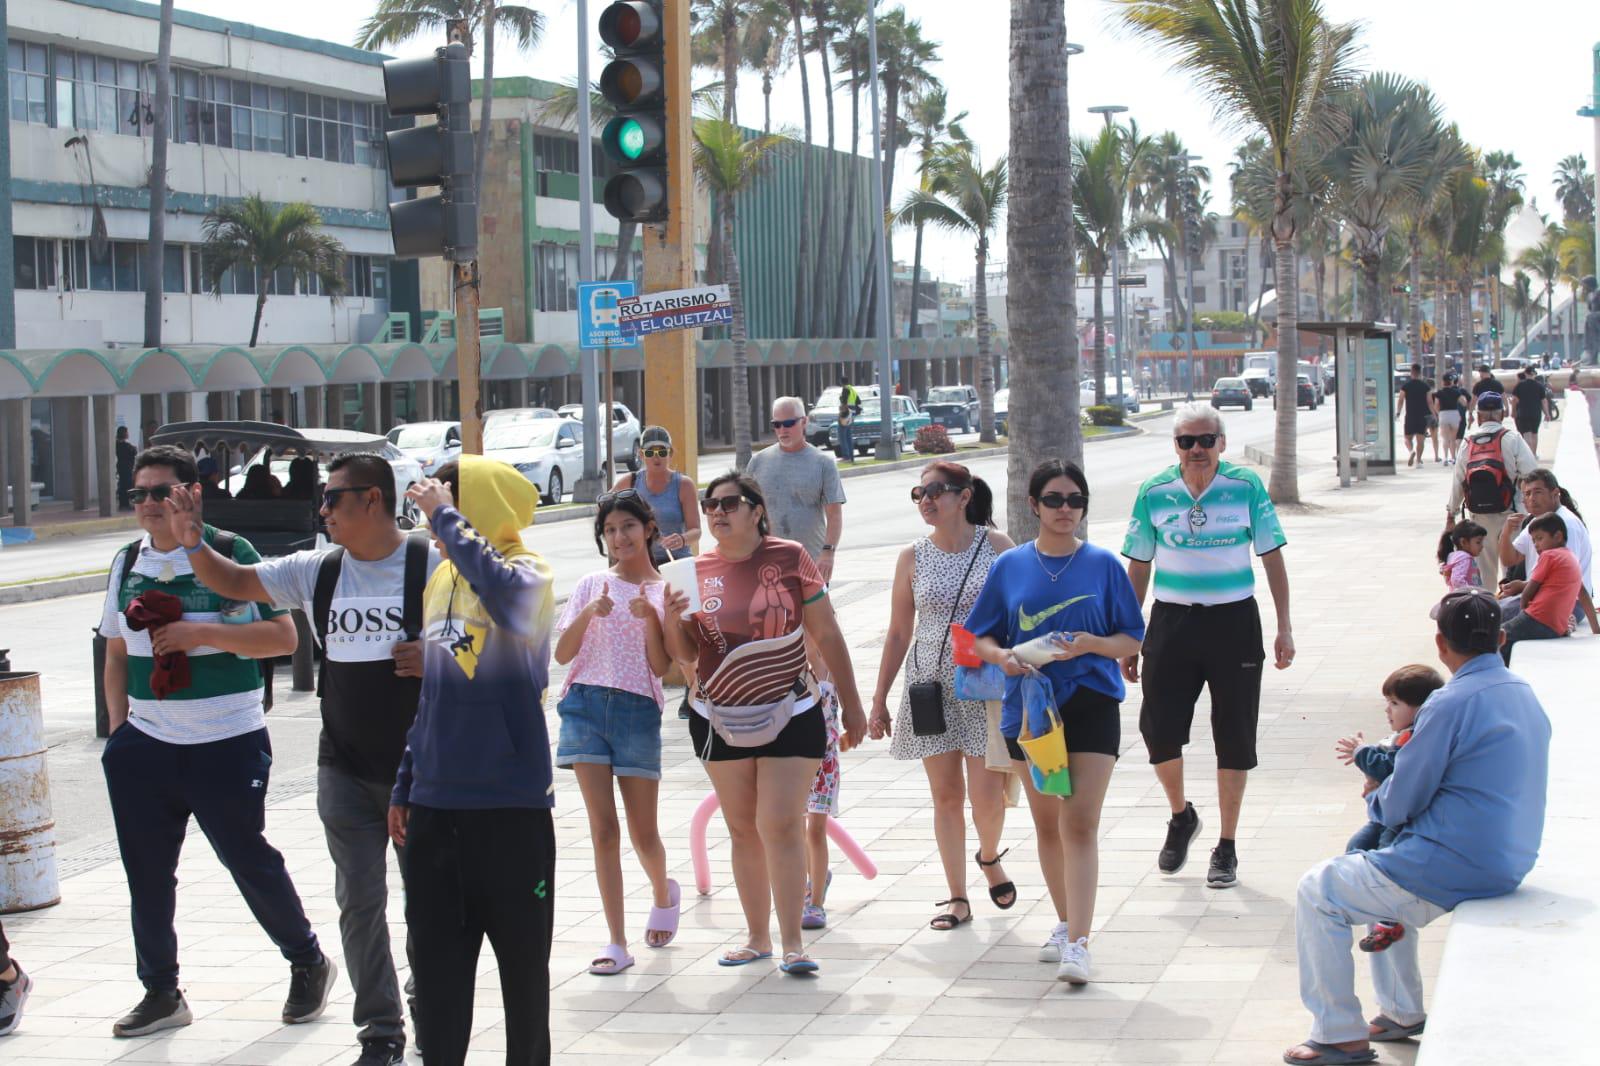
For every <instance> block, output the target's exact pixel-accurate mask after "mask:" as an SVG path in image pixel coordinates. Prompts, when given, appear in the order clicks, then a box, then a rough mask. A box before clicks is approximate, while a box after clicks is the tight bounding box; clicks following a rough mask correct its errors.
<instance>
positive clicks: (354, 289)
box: [344, 255, 372, 299]
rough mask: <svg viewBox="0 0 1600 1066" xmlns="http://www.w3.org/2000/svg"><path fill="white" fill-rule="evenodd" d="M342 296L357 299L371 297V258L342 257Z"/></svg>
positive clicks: (362, 256)
mask: <svg viewBox="0 0 1600 1066" xmlns="http://www.w3.org/2000/svg"><path fill="white" fill-rule="evenodd" d="M344 294H345V295H346V296H354V297H356V298H357V299H370V298H371V297H372V257H371V256H367V255H347V256H345V257H344Z"/></svg>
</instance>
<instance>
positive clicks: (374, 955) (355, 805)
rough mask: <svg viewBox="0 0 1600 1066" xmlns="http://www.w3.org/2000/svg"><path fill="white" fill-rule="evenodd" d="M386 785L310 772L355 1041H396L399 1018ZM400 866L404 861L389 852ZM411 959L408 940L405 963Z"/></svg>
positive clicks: (401, 1029) (329, 770) (327, 770)
mask: <svg viewBox="0 0 1600 1066" xmlns="http://www.w3.org/2000/svg"><path fill="white" fill-rule="evenodd" d="M389 792H390V787H389V786H388V785H383V784H379V783H377V782H374V781H363V780H361V779H360V778H358V777H355V776H354V775H352V774H350V773H349V772H347V771H345V770H341V769H339V768H337V767H334V766H319V767H317V814H319V815H320V816H321V817H322V830H323V834H324V836H326V837H327V840H328V853H329V854H330V855H331V856H332V857H333V869H334V881H333V894H334V899H335V900H337V901H338V904H339V938H340V940H342V941H343V943H344V965H345V969H346V970H347V971H349V974H350V984H351V985H352V986H353V987H354V988H355V993H356V999H355V1009H354V1011H353V1019H354V1021H355V1023H356V1026H357V1028H358V1029H360V1034H359V1036H360V1039H363V1040H366V1039H369V1038H373V1037H377V1038H383V1039H391V1040H394V1039H403V1038H404V1036H405V1023H404V1021H403V1019H404V1017H405V1014H404V1008H403V1006H402V1005H401V1002H400V986H399V982H398V980H397V978H396V977H395V970H394V958H393V956H392V955H391V954H390V951H389V885H388V868H387V861H388V855H387V852H388V848H389V826H388V816H389ZM395 853H396V855H397V857H398V858H399V859H400V861H401V862H402V863H403V862H404V861H405V855H404V853H402V852H401V851H400V849H398V848H396V849H395ZM410 957H411V943H410V937H409V936H408V937H407V938H406V958H407V960H409V959H410Z"/></svg>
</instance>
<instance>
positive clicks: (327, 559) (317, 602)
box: [311, 534, 428, 697]
mask: <svg viewBox="0 0 1600 1066" xmlns="http://www.w3.org/2000/svg"><path fill="white" fill-rule="evenodd" d="M343 568H344V549H343V548H341V547H339V546H338V545H335V546H334V547H333V548H332V549H330V550H329V551H328V552H326V553H325V554H324V555H323V556H322V560H321V562H320V563H318V565H317V583H316V585H315V586H314V587H313V588H312V590H311V629H312V631H313V632H314V633H316V635H317V647H319V648H321V649H322V652H323V654H322V665H321V667H320V668H319V669H318V670H317V695H318V696H319V697H320V696H321V695H322V678H323V673H324V671H326V670H327V669H328V655H327V651H328V612H329V611H331V610H333V592H334V589H336V588H337V587H338V585H339V572H340V570H342V569H343ZM427 579H428V538H427V537H424V536H419V535H416V534H413V535H411V536H409V537H407V538H406V574H405V585H404V586H403V588H402V590H401V593H400V628H401V630H402V631H403V632H404V633H405V637H406V640H416V639H417V638H418V637H420V636H421V635H422V592H423V588H424V586H426V584H427Z"/></svg>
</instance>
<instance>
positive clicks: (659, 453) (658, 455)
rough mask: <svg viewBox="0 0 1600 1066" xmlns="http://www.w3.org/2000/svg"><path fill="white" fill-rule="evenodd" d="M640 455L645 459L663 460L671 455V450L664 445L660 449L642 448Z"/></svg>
mask: <svg viewBox="0 0 1600 1066" xmlns="http://www.w3.org/2000/svg"><path fill="white" fill-rule="evenodd" d="M640 454H641V455H643V456H644V457H645V458H646V459H665V458H666V457H667V456H669V455H671V454H672V449H671V448H668V447H667V446H666V445H661V446H660V447H655V448H644V449H642V450H641V452H640Z"/></svg>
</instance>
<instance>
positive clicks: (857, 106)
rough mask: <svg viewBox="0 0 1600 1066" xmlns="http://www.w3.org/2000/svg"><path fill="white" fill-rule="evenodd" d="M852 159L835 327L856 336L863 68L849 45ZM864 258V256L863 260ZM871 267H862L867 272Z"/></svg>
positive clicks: (835, 297) (842, 333)
mask: <svg viewBox="0 0 1600 1066" xmlns="http://www.w3.org/2000/svg"><path fill="white" fill-rule="evenodd" d="M850 51H851V56H850V162H849V165H848V170H847V171H846V174H845V185H846V189H845V194H844V229H843V230H842V231H841V232H842V233H843V237H842V238H841V241H840V247H841V249H843V251H844V254H843V255H841V256H840V257H839V258H840V263H839V279H838V283H837V288H835V290H834V294H833V330H832V336H835V337H856V336H859V334H858V333H856V332H855V328H854V327H855V323H854V322H853V321H852V319H851V316H850V310H851V304H850V290H851V286H850V284H849V280H850V265H851V263H853V262H855V258H856V257H855V248H856V246H857V245H856V187H857V186H858V185H860V184H861V182H860V180H859V177H860V176H859V174H858V173H857V170H858V168H857V166H856V163H857V161H858V160H859V159H860V156H859V155H858V154H857V153H858V152H860V150H861V86H860V84H859V81H858V79H857V75H858V74H859V73H860V71H859V70H858V69H857V66H858V64H857V61H856V56H855V49H854V48H853V47H852V48H851V49H850ZM863 261H864V260H863ZM868 269H870V268H865V267H864V268H863V269H862V273H863V274H865V273H867V272H868ZM857 305H858V306H859V301H857Z"/></svg>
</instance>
